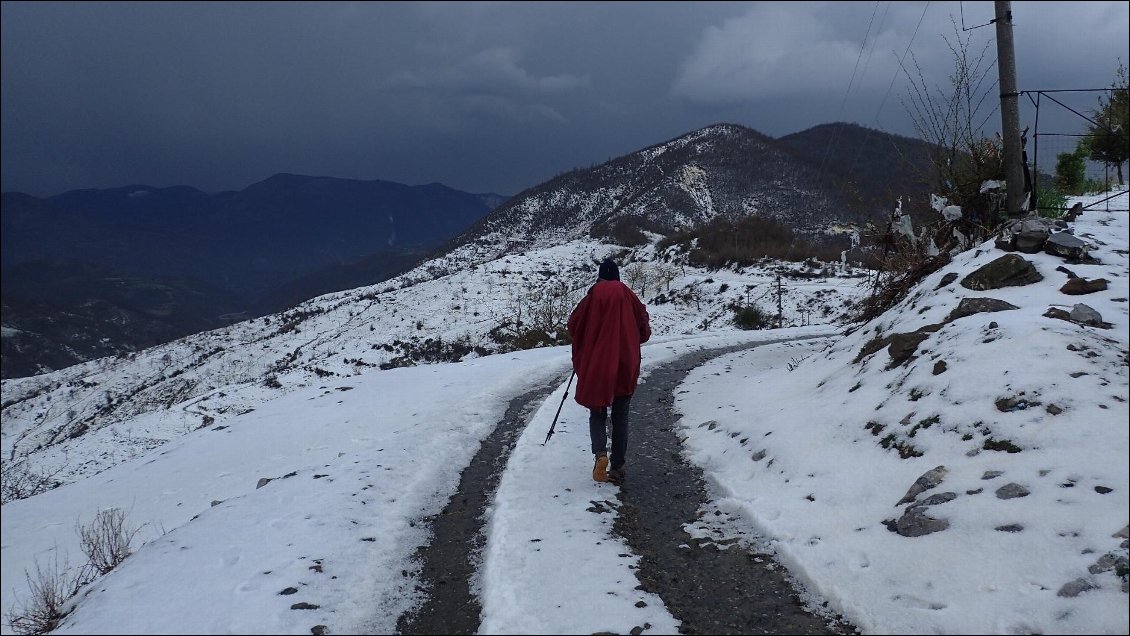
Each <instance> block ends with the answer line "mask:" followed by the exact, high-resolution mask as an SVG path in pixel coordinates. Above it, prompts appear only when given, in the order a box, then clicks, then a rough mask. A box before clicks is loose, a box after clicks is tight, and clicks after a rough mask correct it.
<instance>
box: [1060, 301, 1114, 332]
mask: <svg viewBox="0 0 1130 636" xmlns="http://www.w3.org/2000/svg"><path fill="white" fill-rule="evenodd" d="M1044 317H1045V318H1055V319H1056V320H1066V321H1068V322H1074V323H1076V324H1080V325H1086V326H1088V327H1098V328H1100V329H1110V328H1111V327H1113V326H1114V325H1112V324H1110V323H1109V322H1103V317H1102V314H1100V313H1099V312H1097V311H1095V310H1094V308H1092V307H1090V306H1089V305H1083V304H1077V305H1075V306H1074V307H1072V308H1071V311H1064V310H1063V309H1060V308H1059V307H1048V310H1047V311H1045V312H1044Z"/></svg>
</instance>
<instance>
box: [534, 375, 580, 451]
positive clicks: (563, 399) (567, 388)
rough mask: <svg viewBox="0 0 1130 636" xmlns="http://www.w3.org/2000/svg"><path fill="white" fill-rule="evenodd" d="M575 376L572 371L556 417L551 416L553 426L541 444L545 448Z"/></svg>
mask: <svg viewBox="0 0 1130 636" xmlns="http://www.w3.org/2000/svg"><path fill="white" fill-rule="evenodd" d="M574 375H577V370H576V369H574V370H573V373H571V374H569V383H568V384H566V385H565V395H562V396H561V404H558V405H557V415H554V416H553V424H551V425H550V427H549V432H548V433H546V434H545V441H544V442H542V443H541V445H542V446H545V445H546V444H548V443H549V438H551V437H553V429H554V428H555V427H556V426H557V418H558V417H559V416H560V415H561V407H563V406H565V398H567V397H569V387H570V386H572V384H573V376H574Z"/></svg>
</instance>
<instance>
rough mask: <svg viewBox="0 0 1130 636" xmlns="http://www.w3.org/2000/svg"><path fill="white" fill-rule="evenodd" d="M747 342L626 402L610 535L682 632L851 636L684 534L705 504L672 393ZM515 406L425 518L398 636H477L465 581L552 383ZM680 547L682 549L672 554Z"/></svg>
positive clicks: (753, 557) (654, 373)
mask: <svg viewBox="0 0 1130 636" xmlns="http://www.w3.org/2000/svg"><path fill="white" fill-rule="evenodd" d="M754 346H757V345H756V344H745V345H740V346H735V347H727V348H722V349H711V350H705V351H701V352H696V353H691V354H686V355H684V356H682V357H680V358H678V359H676V360H674V361H672V362H668V363H666V364H663V365H659V366H657V367H655V368H653V369H652V370H651V372H650V374H649V375H648V377H647V381H646V382H645V383H643V384H641V385H640V386H639V388H638V389H637V391H636V394H635V396H634V397H633V398H632V405H631V421H632V425H633V429H632V434H631V439H630V442H629V452H630V455H629V459H630V463H629V465H628V468H629V471H630V472H629V473H628V480H627V482H626V483H625V484H624V486H623V487H622V488H621V489H620V492H619V499H620V509H619V515H618V517H617V519H616V522H615V525H614V532H615V533H616V534H618V535H619V536H621V537H622V538H623V539H624V540H625V541H626V542H627V543H628V545H629V546H631V548H632V550H633V552H635V553H636V554H638V555H640V566H639V569H638V570H637V573H638V576H639V578H640V581H641V584H642V587H643V588H644V589H646V590H647V591H650V592H653V593H655V594H658V595H659V596H660V597H661V598H662V599H663V601H664V603H665V604H666V606H667V608H668V610H669V611H670V612H671V614H672V615H674V617H675V618H676V619H678V620H679V621H680V622H681V624H682V626H681V628H680V630H681V632H682V633H684V634H852V633H855V630H854V629H853V628H851V627H850V626H848V625H844V624H840V623H830V622H829V621H828V620H826V619H825V618H822V617H819V616H816V615H813V614H811V613H809V612H808V611H806V610H805V609H804V608H803V607H802V606H801V604H800V602H799V601H798V600H797V598H796V595H795V592H794V591H793V589H792V587H791V585H790V584H789V582H788V581H787V579H786V578H785V577H784V575H783V574H782V573H781V572H780V571H779V570H778V569H774V568H773V567H772V566H773V563H772V558H771V557H770V556H768V555H757V554H752V553H750V552H747V551H745V550H743V549H741V548H740V547H738V546H732V547H730V548H729V549H723V548H719V547H717V546H716V544H712V543H703V542H699V541H695V540H694V539H692V538H691V537H690V535H688V534H687V532H686V531H685V530H684V525H685V524H688V523H692V522H694V521H695V520H696V518H697V516H698V514H699V510H700V508H701V507H702V506H704V505H705V504H707V503H708V501H709V497H708V495H707V492H706V488H705V485H704V482H703V479H702V472H701V471H700V470H699V469H698V468H697V467H694V466H692V465H690V464H688V463H687V462H686V461H684V459H683V456H682V453H681V446H680V443H679V440H678V437H677V435H676V430H677V429H676V425H677V422H678V420H679V416H678V415H677V414H676V413H675V412H674V411H673V410H672V403H673V399H672V393H673V391H674V389H675V387H677V386H678V385H679V383H681V382H682V381H683V379H684V378H685V377H686V375H687V373H689V372H690V370H691V369H694V368H695V367H697V366H700V365H702V364H703V363H705V362H706V361H707V360H710V359H711V358H714V357H717V356H719V355H723V354H725V353H728V352H731V351H738V350H742V349H748V348H752V347H754ZM564 380H565V378H560V380H559V381H554V382H552V383H550V384H547V385H544V386H539V387H536V388H534V389H531V390H530V391H528V392H526V393H524V394H522V395H520V396H518V397H516V398H514V399H513V400H511V401H510V404H509V406H508V408H507V410H506V413H505V415H504V417H503V419H502V421H501V422H499V423H498V426H497V427H496V429H495V430H494V432H493V433H491V435H490V436H489V437H488V438H487V439H486V440H485V441H484V442H483V445H482V448H481V449H480V450H479V452H478V453H477V454H476V455H475V458H474V459H473V460H472V462H471V464H470V466H468V467H467V469H466V470H464V472H463V475H462V478H461V480H460V483H459V490H458V492H457V493H456V494H455V496H454V497H452V499H451V501H450V502H449V503H448V505H447V507H446V508H445V509H444V510H443V512H442V513H440V514H439V515H438V516H437V517H435V518H434V519H432V520H431V524H432V529H433V533H434V539H433V540H432V543H431V544H430V545H428V546H425V547H424V548H422V549H421V550H420V551H419V553H418V554H417V557H418V558H419V559H420V561H421V563H422V564H423V567H422V571H421V578H422V585H423V587H424V588H425V590H426V591H427V593H428V599H427V601H426V602H425V603H424V605H423V606H422V607H421V608H420V609H419V610H417V611H415V612H412V613H408V614H405V615H403V616H401V617H400V618H399V619H398V621H397V630H398V631H399V632H400V633H402V634H474V633H475V632H476V631H477V630H478V628H479V624H480V614H481V611H482V608H481V606H480V605H479V602H478V600H477V599H476V598H475V596H474V594H472V593H471V587H470V581H471V579H472V576H473V574H474V572H475V567H476V564H477V563H478V562H479V561H480V557H481V553H482V548H483V545H484V543H485V534H484V532H485V531H484V527H483V523H484V521H485V518H486V517H485V512H486V508H487V506H488V504H489V503H490V501H491V500H492V499H493V497H494V495H495V492H496V491H497V489H498V484H499V480H500V479H501V477H502V472H503V470H504V469H505V467H506V462H507V459H508V458H509V456H510V452H511V451H512V450H513V448H514V445H515V443H516V442H517V440H518V437H519V436H520V435H521V433H522V430H523V429H524V428H525V427H526V425H527V424H528V423H529V421H530V419H531V418H532V417H533V415H534V413H536V411H537V409H538V408H539V407H540V406H541V404H542V403H543V402H544V401H545V400H546V398H547V397H548V396H549V395H550V393H552V392H553V390H554V389H555V388H556V387H557V386H559V385H560V382H562V381H564ZM680 546H682V547H680Z"/></svg>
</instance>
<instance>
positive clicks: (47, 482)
mask: <svg viewBox="0 0 1130 636" xmlns="http://www.w3.org/2000/svg"><path fill="white" fill-rule="evenodd" d="M62 470H63V469H62V467H60V468H58V469H56V470H55V472H53V473H50V474H47V475H43V474H40V473H38V472H36V471H35V470H33V469H32V467H31V465H30V464H29V463H28V460H26V459H20V460H16V461H9V462H5V463H4V467H3V468H2V469H0V503H8V502H9V501H16V500H17V499H27V498H28V497H34V496H35V495H38V494H40V493H45V492H47V491H48V490H54V489H55V488H58V487H59V486H62V485H63V483H62V482H61V481H59V480H57V479H55V476H56V475H58V474H59V473H60V472H61V471H62Z"/></svg>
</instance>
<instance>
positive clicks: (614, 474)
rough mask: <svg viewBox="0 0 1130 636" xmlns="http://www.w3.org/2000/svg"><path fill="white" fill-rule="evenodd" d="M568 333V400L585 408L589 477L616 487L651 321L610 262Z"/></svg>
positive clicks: (573, 317)
mask: <svg viewBox="0 0 1130 636" xmlns="http://www.w3.org/2000/svg"><path fill="white" fill-rule="evenodd" d="M568 330H569V335H570V336H571V337H572V339H573V345H572V353H573V370H574V371H575V372H576V373H577V391H576V393H575V394H574V399H575V400H576V401H577V403H578V404H580V405H581V406H584V407H586V408H588V409H589V436H590V437H591V438H592V452H593V455H594V456H595V460H594V462H593V469H592V478H593V479H594V480H596V481H601V482H605V481H606V482H611V483H613V484H617V485H619V484H622V483H623V482H624V477H625V469H624V463H625V456H626V454H627V450H628V404H629V403H630V402H631V400H632V394H633V393H635V392H636V383H637V382H638V381H639V377H640V345H641V344H642V343H644V342H647V341H648V339H649V338H651V322H650V317H649V316H648V314H647V308H646V307H644V304H643V303H642V302H640V299H639V298H637V297H636V294H635V293H634V292H633V291H632V290H631V288H630V287H628V286H627V285H625V284H624V283H622V282H620V268H619V267H617V265H616V262H615V261H613V260H612V259H606V260H605V261H604V262H602V263H601V264H600V267H599V269H598V271H597V280H596V284H594V285H593V286H592V288H590V289H589V291H588V293H587V294H586V295H585V297H584V298H582V299H581V301H580V302H579V303H577V306H576V308H574V309H573V313H571V314H570V315H569V323H568ZM609 409H611V411H612V457H611V458H609V456H608V426H607V424H608V411H609ZM610 459H611V466H610V465H609V463H610Z"/></svg>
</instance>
